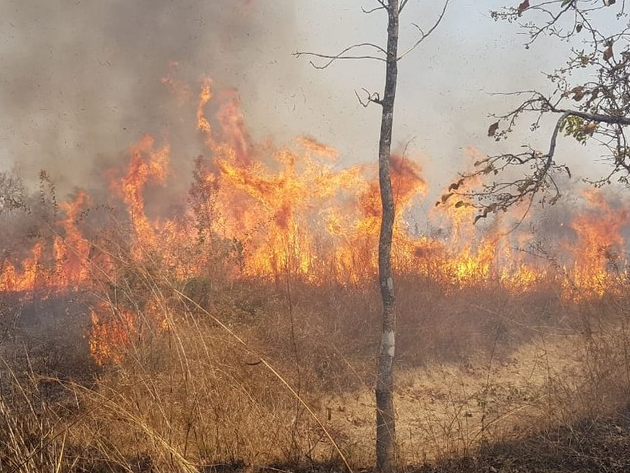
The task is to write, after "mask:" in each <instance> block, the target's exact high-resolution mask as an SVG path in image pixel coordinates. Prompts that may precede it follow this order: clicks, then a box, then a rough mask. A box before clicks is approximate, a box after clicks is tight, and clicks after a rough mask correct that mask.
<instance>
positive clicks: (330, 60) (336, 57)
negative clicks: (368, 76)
mask: <svg viewBox="0 0 630 473" xmlns="http://www.w3.org/2000/svg"><path fill="white" fill-rule="evenodd" d="M363 47H370V48H374V49H376V50H377V51H378V52H379V53H382V54H384V55H387V52H386V51H385V50H384V49H383V48H382V47H380V46H378V45H377V44H374V43H358V44H353V45H352V46H348V47H347V48H345V49H343V50H342V51H341V52H339V53H338V54H335V55H330V54H320V53H311V52H302V51H296V52H295V53H293V55H294V56H295V57H296V58H299V57H301V56H310V57H316V58H320V59H328V61H327V62H326V63H324V64H323V65H317V64H315V63H314V62H313V61H309V62H310V63H311V66H313V67H314V68H315V69H326V68H327V67H328V66H330V65H331V64H332V63H333V62H335V61H338V60H340V59H374V60H376V61H382V62H385V60H386V59H385V58H384V57H378V56H371V55H361V56H345V54H346V53H348V52H350V51H352V50H353V49H357V48H363Z"/></svg>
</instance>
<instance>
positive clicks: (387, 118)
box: [376, 0, 399, 473]
mask: <svg viewBox="0 0 630 473" xmlns="http://www.w3.org/2000/svg"><path fill="white" fill-rule="evenodd" d="M387 13H388V18H389V21H388V25H387V67H386V75H385V90H384V93H383V98H382V100H380V101H379V103H380V104H381V106H382V107H383V115H382V118H381V136H380V142H379V150H378V171H379V184H380V190H381V203H382V207H383V216H382V219H381V232H380V236H379V241H378V282H379V285H380V291H381V300H382V302H383V333H382V335H381V345H380V352H379V358H378V372H377V380H376V466H377V468H378V469H379V470H380V471H381V472H383V473H392V472H394V471H395V468H396V465H395V461H396V455H395V453H396V452H395V448H396V428H395V419H394V373H393V363H394V354H395V347H396V306H395V302H396V301H395V297H394V278H393V274H392V265H391V252H392V236H393V231H394V217H395V210H396V209H395V202H394V194H393V192H392V180H391V172H390V155H391V144H392V127H393V122H394V100H395V98H396V81H397V78H398V62H397V60H398V16H399V8H398V0H389V1H388V7H387Z"/></svg>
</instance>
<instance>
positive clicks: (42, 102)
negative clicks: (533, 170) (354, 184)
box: [0, 0, 565, 187]
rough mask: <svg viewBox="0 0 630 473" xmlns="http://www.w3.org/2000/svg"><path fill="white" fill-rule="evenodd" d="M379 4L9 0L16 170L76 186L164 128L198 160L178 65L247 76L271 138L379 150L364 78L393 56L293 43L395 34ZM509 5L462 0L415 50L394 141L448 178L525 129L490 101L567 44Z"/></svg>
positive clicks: (4, 146)
mask: <svg viewBox="0 0 630 473" xmlns="http://www.w3.org/2000/svg"><path fill="white" fill-rule="evenodd" d="M512 3H514V2H512ZM517 3H518V2H517ZM372 4H375V2H373V1H371V0H365V1H357V0H340V1H334V2H333V1H327V0H316V1H315V0H254V1H251V0H249V1H248V0H180V1H173V0H134V1H130V0H106V1H105V0H103V1H98V2H97V1H95V0H91V1H89V0H78V1H70V0H46V1H43V0H2V2H0V63H1V64H2V65H3V67H2V72H1V73H0V109H1V110H2V114H1V115H0V169H2V168H9V167H12V166H14V165H16V164H17V165H18V168H19V169H20V170H21V173H22V174H24V175H26V176H27V177H32V176H36V175H37V171H38V170H39V169H41V168H45V169H47V170H48V171H50V173H51V174H52V176H53V178H54V179H55V180H56V181H58V182H59V183H60V185H61V186H65V187H72V186H75V185H76V186H84V185H86V183H87V182H90V180H91V179H93V178H94V177H95V176H97V175H98V174H99V173H100V172H101V170H102V168H103V167H104V166H106V165H107V163H108V162H109V161H111V160H112V159H113V158H114V157H116V156H119V155H120V154H121V153H124V151H125V150H126V149H127V147H128V146H129V145H131V144H132V143H133V142H134V141H136V140H137V139H138V138H139V137H140V136H142V134H143V133H145V132H150V133H153V134H156V135H157V136H158V137H164V138H166V139H168V140H169V141H170V142H171V143H172V145H173V167H174V169H175V171H176V172H177V171H178V170H179V171H180V172H181V173H182V174H186V173H187V172H188V170H189V169H190V162H191V159H192V158H193V157H194V156H196V155H198V154H199V153H201V152H203V147H202V145H201V142H200V140H199V139H198V137H196V136H195V133H194V129H193V128H191V126H190V125H191V123H192V122H191V120H192V119H193V118H194V108H192V107H187V106H181V104H180V103H179V102H178V101H177V98H176V97H175V96H174V95H173V94H169V93H168V90H167V88H166V87H165V86H164V85H163V83H162V81H161V80H162V78H164V77H171V78H173V79H174V80H177V81H180V82H181V83H188V84H189V85H190V86H191V90H192V91H193V92H194V93H196V92H197V89H196V88H197V87H198V84H199V81H200V80H201V78H202V77H204V76H211V77H213V78H214V79H215V83H216V87H217V88H224V87H234V88H236V89H238V91H239V95H240V97H241V100H242V106H243V110H244V113H245V118H246V121H247V124H248V125H249V128H250V130H251V133H252V135H253V136H254V137H255V138H256V139H266V138H271V139H273V140H274V141H276V142H278V143H279V144H284V143H288V142H290V141H291V139H292V138H293V137H294V136H296V135H300V134H307V135H311V136H313V137H314V138H317V139H319V140H321V141H323V142H325V143H327V144H329V145H331V146H334V147H336V148H338V149H339V150H340V153H341V155H340V165H343V164H344V163H354V162H356V161H368V160H371V159H375V157H376V149H377V142H378V129H379V125H380V123H379V120H380V115H379V114H380V110H379V107H377V106H371V107H369V108H367V109H365V108H363V107H362V106H361V105H359V104H358V102H357V100H356V98H355V95H354V91H355V90H361V88H363V87H365V88H366V89H369V90H371V91H379V90H381V89H382V84H383V74H384V71H383V67H382V66H383V64H382V63H380V62H370V61H363V62H356V61H343V62H339V63H337V64H335V65H333V66H332V67H330V68H328V69H326V70H323V71H322V70H316V69H313V68H312V67H310V66H309V64H308V59H304V58H301V59H296V58H295V57H294V56H293V55H292V53H293V52H295V51H298V50H300V51H315V52H323V53H335V52H337V51H339V50H340V49H342V48H344V47H346V46H348V45H350V44H353V43H357V42H364V41H370V42H376V43H380V44H384V42H385V35H386V30H385V20H386V18H385V16H384V15H383V14H382V12H377V13H373V14H370V15H366V14H364V13H362V12H361V6H362V5H363V6H365V7H366V8H367V7H370V6H371V5H372ZM505 4H506V1H505V0H486V1H473V0H452V2H451V7H450V9H449V10H448V11H447V14H446V16H445V19H444V21H443V23H442V25H441V26H440V27H439V28H438V29H437V30H436V31H435V32H434V34H433V35H432V36H431V37H430V38H429V39H427V40H426V41H425V42H424V43H423V44H422V45H421V46H420V47H419V48H418V49H417V50H416V51H414V52H413V53H412V54H410V55H409V56H408V57H407V58H406V59H405V60H404V61H403V62H402V63H401V67H400V82H399V88H398V99H397V106H396V116H395V127H396V131H395V135H394V141H395V143H397V144H398V146H399V147H401V146H403V145H404V144H405V143H407V142H409V141H410V140H412V141H411V144H410V146H409V153H410V155H411V156H417V157H421V158H422V159H423V160H424V161H425V162H427V164H426V165H424V167H425V169H426V173H427V175H428V178H429V180H430V181H431V182H435V184H434V185H435V186H438V187H441V186H443V185H444V184H445V183H446V181H447V180H448V177H450V176H452V175H454V174H455V172H456V171H458V170H462V171H463V170H464V169H465V167H466V163H467V161H466V160H465V158H464V152H463V150H464V149H465V148H466V147H468V146H475V147H477V148H479V149H480V150H481V151H482V152H495V151H496V150H497V149H499V148H497V146H499V147H504V148H505V147H506V146H514V147H515V146H518V145H519V144H520V142H519V140H518V139H516V140H515V141H513V142H511V143H507V144H506V143H502V144H500V145H497V144H495V143H494V142H493V141H492V140H490V139H489V138H487V136H486V133H487V129H488V126H489V124H490V123H491V122H492V120H491V119H489V118H488V114H489V113H490V112H506V111H507V110H508V109H509V108H510V105H511V104H513V102H510V100H509V99H508V98H506V97H501V96H493V95H491V93H493V92H508V91H512V90H518V89H523V88H531V87H532V86H533V85H538V86H540V85H541V84H544V81H543V76H542V73H541V71H544V70H551V69H553V67H554V66H557V65H558V60H559V59H560V60H561V59H562V57H563V54H565V52H564V51H562V50H559V49H554V48H550V47H549V45H550V44H551V43H547V44H544V43H541V45H540V46H538V47H535V48H532V49H529V50H526V49H525V48H524V47H523V42H524V40H525V38H524V37H523V36H522V35H520V34H519V29H518V27H517V25H514V24H508V23H505V22H495V21H494V20H492V19H491V18H490V14H489V12H490V10H491V9H496V8H499V7H501V6H503V5H505ZM440 8H441V2H439V1H434V0H430V1H429V0H411V1H410V3H409V6H408V8H407V9H406V11H405V12H404V15H403V17H402V18H401V49H403V50H404V49H405V48H406V47H407V46H408V45H410V44H412V43H413V42H414V41H415V39H416V38H417V31H416V30H415V28H414V27H413V26H411V25H412V23H417V24H419V25H420V26H421V27H423V28H425V29H426V28H428V27H429V26H430V25H431V24H432V22H433V21H434V20H435V19H436V17H437V14H438V11H439V9H440ZM555 48H562V46H555ZM175 63H176V64H177V65H176V66H175V65H174V64H175ZM524 128H525V129H527V127H526V126H525V127H524ZM517 138H518V137H517ZM521 138H522V136H521Z"/></svg>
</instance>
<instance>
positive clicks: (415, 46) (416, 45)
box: [397, 0, 450, 61]
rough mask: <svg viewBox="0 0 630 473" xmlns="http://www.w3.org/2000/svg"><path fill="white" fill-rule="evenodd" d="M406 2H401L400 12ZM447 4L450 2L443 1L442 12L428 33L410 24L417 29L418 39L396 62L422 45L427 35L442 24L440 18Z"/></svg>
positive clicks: (442, 16) (448, 0)
mask: <svg viewBox="0 0 630 473" xmlns="http://www.w3.org/2000/svg"><path fill="white" fill-rule="evenodd" d="M407 1H408V0H407ZM407 1H403V3H402V4H401V8H400V9H401V10H402V8H403V7H404V6H405V5H406V4H407ZM449 3H450V0H445V1H444V6H443V7H442V11H441V12H440V16H439V17H438V19H437V20H436V22H435V23H434V24H433V26H431V28H429V31H427V32H426V33H425V32H424V31H422V28H420V27H419V26H418V25H417V24H415V23H412V25H413V26H415V27H416V28H417V29H418V31H419V32H420V38H419V39H418V40H417V41H416V42H415V43H414V44H413V46H411V47H410V48H409V49H408V50H407V51H405V52H404V53H402V54H401V55H400V56H398V58H397V61H400V60H401V59H402V58H404V57H405V56H406V55H407V54H409V53H410V52H412V51H413V50H414V49H416V48H417V47H418V46H419V45H420V43H422V42H423V41H424V40H425V39H427V38H428V37H429V35H430V34H431V33H433V32H434V31H435V29H436V28H437V27H438V25H439V24H440V23H441V22H442V18H444V14H445V13H446V9H447V7H448V4H449Z"/></svg>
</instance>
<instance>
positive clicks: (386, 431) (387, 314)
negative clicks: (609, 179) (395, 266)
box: [296, 0, 449, 473]
mask: <svg viewBox="0 0 630 473" xmlns="http://www.w3.org/2000/svg"><path fill="white" fill-rule="evenodd" d="M375 1H376V3H377V5H376V6H375V7H373V8H371V9H369V10H366V9H364V10H363V11H364V12H365V13H367V14H370V13H374V12H385V13H386V14H387V45H386V47H385V48H383V47H381V46H379V45H377V44H374V43H359V44H355V45H353V46H350V47H348V48H346V49H344V50H343V51H341V52H340V53H339V54H336V55H326V54H318V53H303V52H298V53H296V56H301V55H309V56H313V57H315V58H319V59H323V60H324V61H325V62H324V63H323V64H316V63H314V62H312V61H311V64H312V65H313V66H314V67H316V68H318V69H321V68H325V67H328V66H330V65H331V64H332V63H334V62H335V61H337V60H342V59H375V60H378V61H383V62H385V86H384V90H383V94H382V96H381V94H379V93H369V92H367V91H365V90H364V91H365V92H366V94H367V96H366V97H364V98H361V97H360V96H359V95H358V94H357V98H358V99H359V101H360V102H361V104H362V105H363V106H365V107H367V106H368V105H369V104H370V103H375V104H378V105H380V106H381V108H382V114H381V131H380V138H379V149H378V171H379V186H380V196H381V206H382V214H381V227H380V234H379V241H378V282H379V287H380V295H381V301H382V332H381V343H380V348H379V353H378V367H377V376H376V390H375V391H376V466H377V468H378V470H379V471H381V472H384V473H391V472H393V471H395V469H396V422H395V411H394V356H395V353H396V297H395V292H394V274H393V271H392V263H391V251H392V240H393V231H394V220H395V217H396V202H395V199H394V192H393V190H392V179H391V170H390V161H391V146H392V130H393V127H394V104H395V101H396V85H397V82H398V62H399V61H400V60H401V59H402V58H403V57H404V56H406V55H407V54H408V53H410V52H411V51H413V50H414V49H415V48H416V47H418V46H419V45H420V43H422V41H424V40H425V39H426V38H427V37H428V36H429V35H430V34H431V33H432V32H433V31H434V30H435V28H436V27H437V26H438V24H439V23H440V22H441V21H442V18H443V17H444V14H445V12H446V8H447V6H448V3H449V0H445V1H444V4H443V8H442V10H441V12H440V14H439V16H438V18H437V20H436V21H435V22H434V23H433V25H432V26H431V28H430V29H428V30H427V31H424V30H422V28H420V27H419V26H418V25H416V24H414V26H415V27H416V28H417V29H418V31H419V37H418V38H417V40H416V42H415V43H413V45H412V46H411V47H410V48H409V49H408V50H407V51H406V52H404V53H403V54H399V52H398V31H399V18H400V14H401V12H402V11H403V9H404V8H405V6H406V5H407V4H408V3H409V2H410V0H401V1H400V2H399V0H375ZM360 49H364V50H365V49H367V50H370V51H371V53H372V54H355V53H356V52H357V50H360Z"/></svg>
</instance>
